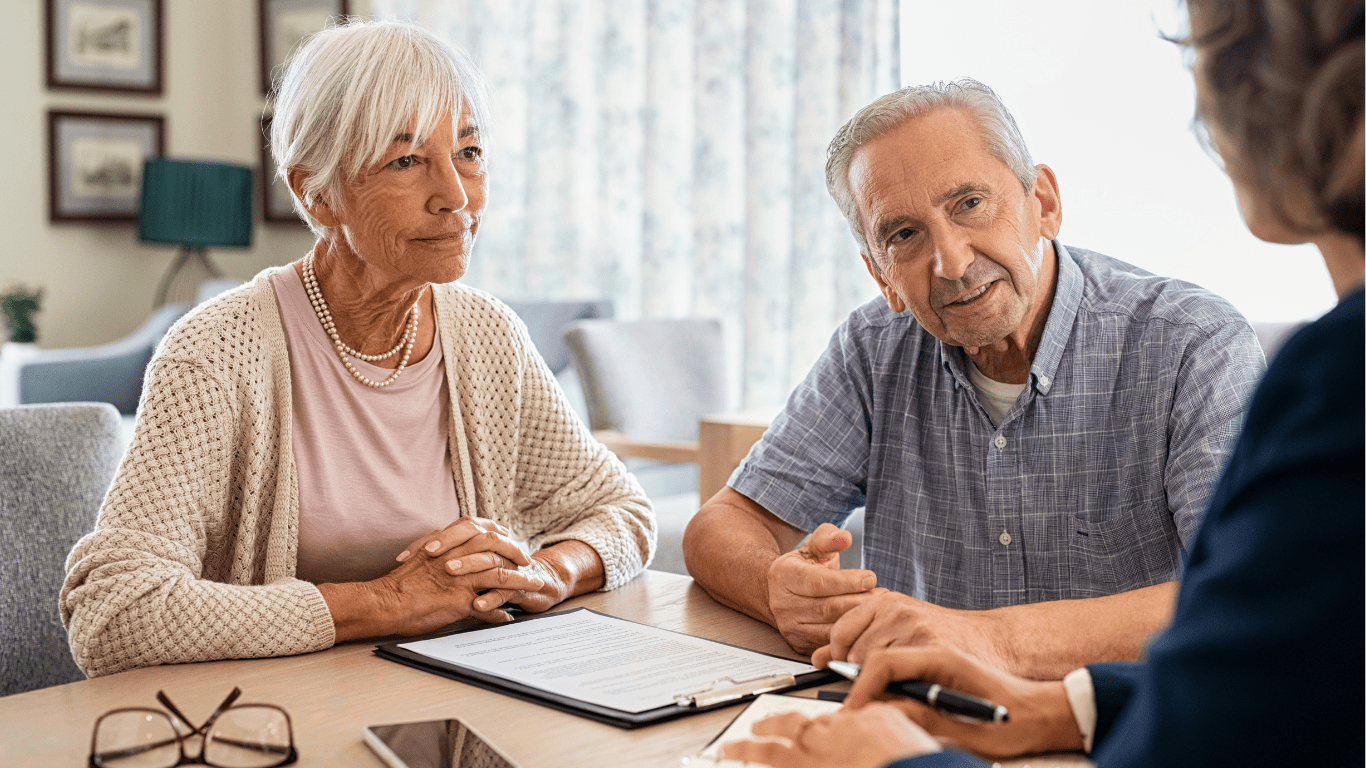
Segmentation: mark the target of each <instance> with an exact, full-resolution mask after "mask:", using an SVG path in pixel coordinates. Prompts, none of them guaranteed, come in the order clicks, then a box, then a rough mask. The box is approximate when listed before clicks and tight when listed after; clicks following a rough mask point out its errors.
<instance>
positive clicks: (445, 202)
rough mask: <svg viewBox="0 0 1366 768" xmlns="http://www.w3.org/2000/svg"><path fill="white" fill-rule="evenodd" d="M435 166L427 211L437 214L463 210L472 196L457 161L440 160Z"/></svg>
mask: <svg viewBox="0 0 1366 768" xmlns="http://www.w3.org/2000/svg"><path fill="white" fill-rule="evenodd" d="M433 168H434V171H433V177H434V178H433V183H432V186H433V189H432V195H431V197H430V198H428V200H427V211H428V212H429V213H437V214H440V213H455V212H456V211H463V210H464V209H465V207H466V206H468V205H469V204H470V196H469V192H468V191H467V190H466V189H465V179H464V178H462V177H461V176H460V171H458V170H457V169H456V167H455V163H454V162H453V161H450V160H448V161H446V162H439V163H436V164H435V165H434V166H433Z"/></svg>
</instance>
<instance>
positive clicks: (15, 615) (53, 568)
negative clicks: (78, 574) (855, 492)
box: [0, 403, 123, 696]
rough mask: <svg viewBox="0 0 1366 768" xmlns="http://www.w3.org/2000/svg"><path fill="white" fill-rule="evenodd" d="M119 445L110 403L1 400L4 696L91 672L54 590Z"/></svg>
mask: <svg viewBox="0 0 1366 768" xmlns="http://www.w3.org/2000/svg"><path fill="white" fill-rule="evenodd" d="M122 453H123V441H122V439H121V437H120V435H119V414H118V412H117V411H115V410H114V408H113V406H111V405H109V404H107V403H63V404H60V405H33V406H20V407H18V408H4V409H0V542H3V546H4V553H5V556H4V557H3V558H0V696H8V695H10V694H12V693H22V692H23V691H28V690H33V689H35V688H43V687H46V686H49V685H59V684H61V683H69V682H72V681H75V680H81V679H84V675H82V674H81V672H80V670H79V669H77V668H76V663H75V662H74V661H72V658H71V650H70V646H69V645H68V644H67V638H66V630H65V629H63V628H62V622H61V615H60V613H59V611H58V607H57V596H58V594H59V593H60V591H61V587H62V581H63V580H64V579H65V577H66V556H67V553H69V552H70V551H71V548H72V547H73V546H74V545H75V544H76V541H77V540H78V539H79V538H80V537H81V536H83V535H85V534H86V533H89V532H90V531H92V530H94V528H95V517H96V515H97V514H98V513H99V507H100V504H101V503H102V502H103V501H104V495H105V492H107V491H108V490H109V483H110V481H111V480H112V479H113V477H114V470H115V468H116V467H117V466H118V462H119V458H120V456H121V455H122Z"/></svg>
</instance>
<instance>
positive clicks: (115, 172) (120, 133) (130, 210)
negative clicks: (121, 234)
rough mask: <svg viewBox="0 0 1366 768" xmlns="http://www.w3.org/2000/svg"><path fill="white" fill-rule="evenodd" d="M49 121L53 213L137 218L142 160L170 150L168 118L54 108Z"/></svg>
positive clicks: (69, 217) (59, 217) (56, 216)
mask: <svg viewBox="0 0 1366 768" xmlns="http://www.w3.org/2000/svg"><path fill="white" fill-rule="evenodd" d="M47 125H48V201H49V208H48V211H49V218H50V219H51V220H52V221H54V222H56V221H136V220H137V216H138V206H139V202H140V197H141V194H142V165H143V163H144V162H145V161H146V160H147V159H149V158H153V157H161V156H162V155H164V154H166V121H165V118H163V117H161V116H160V115H134V114H122V113H107V112H68V111H61V110H51V111H49V112H48V113H47Z"/></svg>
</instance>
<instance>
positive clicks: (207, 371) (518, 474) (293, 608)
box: [61, 267, 655, 677]
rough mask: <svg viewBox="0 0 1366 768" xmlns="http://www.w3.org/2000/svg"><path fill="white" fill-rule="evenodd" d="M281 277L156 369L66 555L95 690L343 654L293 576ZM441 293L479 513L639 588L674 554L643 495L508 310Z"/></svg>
mask: <svg viewBox="0 0 1366 768" xmlns="http://www.w3.org/2000/svg"><path fill="white" fill-rule="evenodd" d="M286 268H288V267H286ZM276 269H278V268H276ZM273 271H275V270H274V269H270V270H266V271H264V272H262V273H261V274H259V275H257V276H256V278H255V279H254V280H253V281H252V282H250V283H248V284H247V285H244V286H242V287H240V288H238V289H236V290H234V291H232V292H230V293H228V294H226V295H224V296H222V297H220V298H219V299H217V300H215V301H213V302H210V303H208V304H207V305H205V306H202V307H200V308H198V309H196V310H194V311H193V312H191V313H190V314H189V315H187V316H186V317H185V318H184V319H182V320H181V321H180V322H179V323H177V324H176V326H175V327H174V328H173V329H172V330H171V331H170V333H168V334H167V336H166V339H165V340H163V341H162V343H161V346H160V348H159V349H158V351H157V354H156V356H155V357H154V359H153V361H152V363H151V365H150V366H149V367H148V371H147V380H146V386H145V387H144V391H143V395H142V400H141V402H140V403H139V405H138V418H137V427H136V430H135V433H134V436H133V442H132V444H131V446H130V447H129V449H128V453H127V454H126V455H125V456H124V458H123V461H122V463H121V464H120V465H119V469H118V473H117V475H116V476H115V478H114V483H113V486H112V487H111V488H110V490H109V494H108V496H107V497H106V498H105V501H104V505H103V507H102V508H101V509H100V515H99V520H98V522H97V524H96V526H95V532H94V533H91V534H90V535H88V536H86V537H85V538H83V539H81V541H80V542H78V543H77V544H76V547H75V549H73V550H72V552H71V555H70V556H69V557H68V558H67V576H66V583H65V584H64V585H63V587H62V594H61V612H62V621H63V622H64V623H65V625H66V628H67V633H68V635H69V637H70V641H71V651H72V654H73V655H74V656H75V659H76V663H77V664H78V665H80V667H81V669H82V670H84V671H85V673H86V674H87V675H89V676H92V677H94V676H97V675H107V674H111V673H113V672H119V671H121V670H125V669H130V668H133V667H144V666H150V665H155V664H171V663H176V662H187V661H206V660H211V659H232V658H254V657H262V656H283V655H289V654H296V653H305V652H309V651H316V650H320V649H323V648H327V647H330V646H331V645H332V644H333V642H334V641H335V638H334V633H333V625H332V616H331V614H330V613H329V612H328V609H327V604H326V603H325V602H324V601H323V598H322V594H321V593H320V592H319V591H318V588H317V587H316V586H314V585H313V584H310V583H308V582H305V581H300V580H298V579H296V578H294V568H295V562H296V557H297V552H298V533H299V501H298V477H297V475H296V472H295V467H294V455H293V451H292V450H291V448H290V446H291V445H292V443H291V442H290V427H291V423H292V419H291V409H290V393H291V387H290V368H289V352H288V349H287V348H286V345H285V335H284V330H283V328H282V326H281V324H280V315H279V310H278V307H277V305H276V300H275V291H274V289H273V288H272V287H271V284H270V280H269V275H270V274H271V273H272V272H273ZM433 294H434V296H435V299H436V317H437V321H438V322H439V323H440V326H441V343H442V351H443V354H444V356H445V366H446V378H447V381H448V382H449V384H450V386H449V390H450V393H451V408H450V418H451V421H450V425H449V434H450V452H451V468H452V474H453V476H454V479H455V483H456V491H457V495H458V496H459V499H460V511H461V512H462V513H464V514H469V515H478V516H480V517H484V518H488V519H491V520H496V521H497V522H499V523H501V524H503V525H505V526H507V527H508V528H509V529H510V530H511V531H512V532H513V534H514V535H515V536H516V537H517V538H518V539H520V540H522V541H525V542H526V543H527V546H528V547H529V548H530V549H531V550H532V551H534V550H536V549H539V548H540V547H544V546H547V545H549V544H553V543H555V542H558V541H564V540H567V539H574V540H578V541H582V542H585V543H586V544H588V545H589V546H591V547H592V548H593V549H594V550H596V551H597V553H598V555H599V556H600V557H601V558H602V562H603V565H604V566H605V567H606V579H607V583H606V586H605V589H614V588H616V587H619V586H621V585H622V584H625V583H626V582H628V581H630V580H631V579H632V578H633V577H635V576H636V574H638V573H639V572H640V571H641V570H642V569H643V568H644V567H645V565H646V564H647V563H648V562H649V560H650V558H651V556H652V555H653V553H654V547H655V520H654V513H653V511H652V510H651V508H650V503H649V501H647V500H646V498H645V496H644V493H643V492H642V491H641V489H640V486H639V485H638V484H637V483H636V482H635V479H634V478H633V477H632V476H631V475H630V474H628V473H627V471H626V469H625V467H624V466H622V464H621V462H620V461H618V460H617V459H616V457H614V456H613V455H612V454H611V453H610V452H609V451H608V450H607V449H606V448H604V447H603V446H602V444H601V443H599V442H597V441H596V440H594V439H593V437H592V435H591V434H590V433H589V431H588V430H587V429H586V428H585V427H584V426H583V424H582V422H580V421H579V420H578V419H577V418H576V417H575V415H574V413H573V411H572V409H571V408H570V406H569V405H568V403H567V401H566V400H565V397H564V393H563V392H562V391H561V390H560V388H559V387H558V386H557V385H556V383H555V380H554V378H553V377H552V375H551V373H550V371H549V370H548V369H547V368H546V366H545V363H544V362H542V361H541V358H540V356H539V355H537V353H536V352H535V350H534V348H533V347H532V344H531V341H530V338H529V337H528V336H527V331H526V327H525V326H524V325H523V324H522V322H521V321H520V320H519V319H517V317H516V316H515V315H514V314H513V313H512V312H511V311H510V310H509V309H508V308H507V307H506V306H504V305H503V304H501V303H500V302H498V301H497V300H496V299H493V298H492V297H490V296H488V295H487V294H485V293H483V292H481V291H478V290H475V289H472V288H467V287H464V286H462V285H459V284H456V283H452V284H449V285H439V286H434V290H433ZM455 517H456V516H455V515H452V520H454V519H455Z"/></svg>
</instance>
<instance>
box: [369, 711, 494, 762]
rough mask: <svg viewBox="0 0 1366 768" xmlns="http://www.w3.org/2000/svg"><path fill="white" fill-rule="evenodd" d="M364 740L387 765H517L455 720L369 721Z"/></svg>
mask: <svg viewBox="0 0 1366 768" xmlns="http://www.w3.org/2000/svg"><path fill="white" fill-rule="evenodd" d="M365 743H366V744H369V745H370V748H371V749H373V750H374V751H375V753H376V754H377V755H379V756H380V758H381V759H383V760H384V761H385V762H386V763H388V764H389V765H390V768H518V766H517V764H516V763H514V762H512V761H511V760H510V759H508V757H507V756H506V755H504V754H503V753H502V752H499V751H498V750H497V748H495V747H494V746H493V745H492V744H489V743H488V742H487V741H485V740H484V739H483V738H481V737H480V736H479V734H477V733H475V732H474V731H473V730H471V729H470V728H469V726H467V725H465V724H464V723H462V722H461V721H459V720H454V719H452V720H428V721H426V722H421V723H397V724H395V725H372V726H369V727H367V728H366V729H365Z"/></svg>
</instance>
